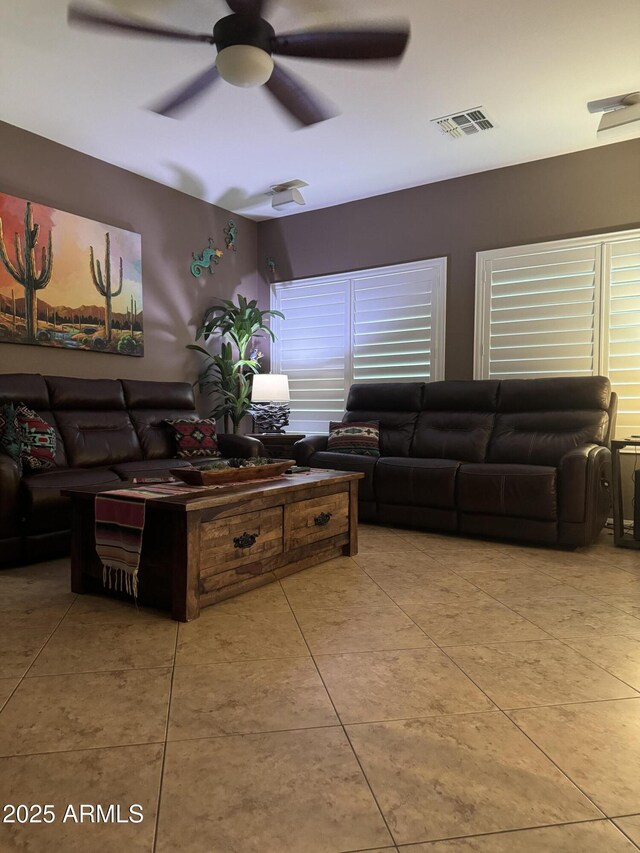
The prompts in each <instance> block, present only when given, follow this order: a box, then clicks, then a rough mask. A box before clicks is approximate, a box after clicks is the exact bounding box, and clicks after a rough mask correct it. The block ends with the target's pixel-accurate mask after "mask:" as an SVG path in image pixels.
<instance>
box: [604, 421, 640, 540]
mask: <svg viewBox="0 0 640 853" xmlns="http://www.w3.org/2000/svg"><path fill="white" fill-rule="evenodd" d="M627 447H634V448H635V449H636V453H638V450H639V449H640V438H635V437H634V438H620V439H614V440H613V441H612V442H611V473H612V479H613V483H612V484H611V485H612V490H611V491H612V498H613V544H614V545H618V546H619V547H620V548H640V538H636V537H640V530H636V529H634V532H633V534H628V533H625V531H624V504H623V499H622V471H621V466H620V453H621V452H622V451H623V450H624V449H625V448H627ZM634 528H635V524H634Z"/></svg>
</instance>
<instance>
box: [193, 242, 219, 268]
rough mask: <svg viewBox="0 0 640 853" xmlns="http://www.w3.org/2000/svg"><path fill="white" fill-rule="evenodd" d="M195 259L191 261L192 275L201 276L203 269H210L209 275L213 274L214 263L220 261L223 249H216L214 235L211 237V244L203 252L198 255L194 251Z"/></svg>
mask: <svg viewBox="0 0 640 853" xmlns="http://www.w3.org/2000/svg"><path fill="white" fill-rule="evenodd" d="M191 254H192V257H193V261H192V262H191V275H193V276H195V277H196V278H199V277H200V276H201V275H202V271H203V270H209V275H213V265H214V264H218V263H219V262H220V258H221V257H222V254H223V253H222V250H221V249H216V246H215V243H214V242H213V237H209V246H208V248H206V249H203V250H202V254H200V255H196V253H195V252H192V253H191Z"/></svg>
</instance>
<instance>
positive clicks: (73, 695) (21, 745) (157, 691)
mask: <svg viewBox="0 0 640 853" xmlns="http://www.w3.org/2000/svg"><path fill="white" fill-rule="evenodd" d="M170 677H171V670H169V669H135V670H126V671H123V672H90V673H74V674H71V675H43V676H40V677H39V678H25V679H23V680H22V682H21V683H20V685H19V686H18V689H17V690H16V691H15V693H14V694H13V696H12V697H11V699H9V701H8V702H7V704H6V705H5V706H4V708H3V710H2V711H1V712H0V755H24V754H27V753H35V752H57V751H63V750H72V749H87V748H89V747H103V746H124V745H127V744H140V743H153V742H156V741H161V740H163V739H164V735H165V726H166V717H167V710H168V702H169V689H170Z"/></svg>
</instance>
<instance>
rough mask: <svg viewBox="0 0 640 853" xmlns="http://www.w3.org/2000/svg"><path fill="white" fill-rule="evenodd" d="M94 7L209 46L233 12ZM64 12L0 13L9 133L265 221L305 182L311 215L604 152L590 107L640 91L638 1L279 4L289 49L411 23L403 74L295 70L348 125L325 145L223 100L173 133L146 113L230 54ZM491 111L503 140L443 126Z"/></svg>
mask: <svg viewBox="0 0 640 853" xmlns="http://www.w3.org/2000/svg"><path fill="white" fill-rule="evenodd" d="M95 5H96V6H99V7H100V8H103V9H106V10H109V11H112V12H113V11H115V12H121V13H128V14H135V15H136V16H140V17H146V18H148V19H151V20H153V21H155V22H159V23H165V24H172V25H176V26H181V27H184V28H186V29H193V30H197V31H208V30H210V28H211V27H212V26H213V23H214V22H215V21H216V20H217V19H218V18H219V17H222V15H224V14H227V13H228V12H229V10H228V7H227V6H226V4H225V2H224V0H95ZM66 6H67V2H66V0H0V81H1V84H0V118H2V119H3V120H5V121H7V122H9V123H11V124H14V125H17V126H18V127H22V128H26V129H27V130H30V131H33V132H35V133H38V134H40V135H42V136H45V137H47V138H49V139H52V140H55V141H56V142H60V143H63V144H64V145H68V146H70V147H71V148H74V149H77V150H79V151H82V152H85V153H87V154H91V155H93V156H94V157H98V158H100V159H101V160H105V161H107V162H109V163H114V164H116V165H118V166H122V167H124V168H126V169H129V170H131V171H133V172H137V173H139V174H141V175H145V176H146V177H149V178H152V179H153V180H156V181H159V182H161V183H164V184H167V185H169V186H173V187H176V188H177V189H180V190H182V191H184V192H187V193H190V194H191V195H194V196H198V197H200V198H204V199H206V200H208V201H210V202H214V203H216V204H219V205H221V206H222V207H226V208H229V209H231V210H234V211H236V212H239V213H243V214H245V215H248V216H251V217H252V218H255V219H262V218H265V217H271V216H272V215H274V214H273V212H272V210H271V207H270V202H269V200H268V199H266V198H264V197H261V194H262V193H263V192H264V191H265V190H266V189H268V187H269V185H270V184H272V183H277V182H280V181H285V180H288V179H291V178H302V179H304V180H306V181H307V182H308V183H309V185H310V186H309V187H308V189H306V190H305V191H304V195H305V197H306V199H307V207H306V208H298V209H297V211H293V212H298V211H302V210H309V209H313V208H320V207H327V206H329V205H334V204H339V203H341V202H346V201H351V200H353V199H357V198H363V197H367V196H371V195H377V194H380V193H385V192H389V191H393V190H396V189H401V188H404V187H409V186H416V185H419V184H424V183H429V182H432V181H437V180H442V179H445V178H451V177H455V176H458V175H464V174H469V173H471V172H479V171H483V170H486V169H492V168H496V167H500V166H505V165H509V164H513V163H521V162H526V161H529V160H536V159H540V158H543V157H549V156H553V155H556V154H563V153H566V152H570V151H577V150H580V149H584V148H592V147H595V146H596V145H598V144H605V143H603V142H598V141H597V140H596V127H597V125H598V121H599V116H594V115H589V113H588V112H587V109H586V102H587V101H589V100H593V99H597V98H604V97H608V96H611V95H616V94H618V93H624V92H630V91H635V90H638V89H640V8H639V5H638V0H272V3H271V6H270V9H269V11H268V13H267V17H268V18H269V19H270V20H271V22H272V23H273V25H274V26H275V28H276V31H280V32H283V31H287V30H295V29H306V28H310V27H327V26H333V25H337V26H347V25H349V24H351V23H353V24H358V23H360V24H362V23H363V22H373V23H376V24H379V23H384V22H389V21H393V20H397V19H399V18H400V19H401V18H406V19H409V20H410V22H411V27H412V38H411V42H410V45H409V49H408V52H407V54H406V55H405V58H404V60H403V62H402V63H401V64H400V65H399V66H386V65H369V66H367V64H366V63H359V64H357V65H356V64H349V63H337V62H336V63H334V62H317V61H309V60H295V59H284V60H280V61H282V63H283V65H286V67H288V68H290V69H292V70H294V71H295V72H296V73H297V74H299V75H300V76H301V77H303V78H304V79H305V80H306V81H308V82H309V83H310V84H312V85H313V86H314V87H315V88H316V89H318V90H320V91H321V92H323V93H324V94H325V95H327V96H329V97H330V98H331V100H332V101H333V102H334V104H335V105H337V107H338V108H339V109H340V112H341V115H340V116H339V117H338V118H336V119H333V120H331V121H328V122H324V123H322V124H320V125H316V126H315V127H311V128H306V129H304V130H295V129H294V128H293V126H292V124H291V122H290V120H289V119H288V118H287V117H286V116H285V115H284V114H283V113H282V112H281V111H280V110H279V109H278V108H277V107H276V105H275V104H274V102H273V101H272V99H271V98H270V97H269V96H268V95H267V94H266V93H265V92H264V91H261V90H259V89H258V90H254V89H252V90H243V89H237V88H234V87H231V86H228V85H227V84H224V83H223V84H220V85H219V86H218V87H217V88H216V90H215V91H214V92H212V93H211V95H208V96H206V97H205V98H204V99H203V100H202V101H200V102H198V104H197V106H195V107H194V108H193V109H192V110H191V111H190V112H188V113H187V115H186V117H185V118H184V119H182V120H180V121H176V120H172V119H168V118H162V117H160V116H157V115H155V114H154V113H151V112H149V111H147V110H145V109H142V107H143V105H145V104H149V103H151V102H153V101H155V100H157V98H158V96H159V95H162V94H163V93H165V92H167V91H171V90H172V89H174V88H175V87H176V86H177V85H178V84H179V83H180V82H182V81H183V80H185V79H188V78H189V77H190V76H191V75H194V74H196V73H197V72H198V71H199V70H201V69H203V68H204V67H206V66H207V64H210V63H211V60H212V52H213V51H214V50H215V49H214V48H213V47H211V46H209V45H201V44H182V43H177V44H175V43H170V42H164V41H152V40H149V39H134V38H130V37H126V36H125V37H121V36H115V35H113V36H112V35H107V36H104V35H101V34H97V33H92V32H88V31H86V30H82V31H79V30H71V29H69V27H68V26H67V23H66ZM479 105H482V106H483V107H484V109H485V110H486V111H487V113H488V115H489V117H490V118H491V119H492V120H493V121H494V122H495V124H496V128H495V129H494V130H491V131H488V132H486V133H482V134H479V135H478V136H477V137H469V138H464V139H460V140H451V139H449V138H447V137H444V136H442V135H441V134H440V132H439V131H438V130H437V128H436V127H435V125H432V124H430V122H429V119H431V118H435V117H438V116H441V115H444V114H447V113H451V112H455V111H458V110H463V109H467V108H471V107H476V106H479ZM275 215H278V214H275ZM280 215H281V214H280Z"/></svg>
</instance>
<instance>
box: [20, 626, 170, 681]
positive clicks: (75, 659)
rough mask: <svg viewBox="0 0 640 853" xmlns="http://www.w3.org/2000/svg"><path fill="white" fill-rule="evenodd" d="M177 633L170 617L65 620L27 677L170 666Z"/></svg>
mask: <svg viewBox="0 0 640 853" xmlns="http://www.w3.org/2000/svg"><path fill="white" fill-rule="evenodd" d="M177 634H178V623H177V622H173V621H172V620H166V621H160V620H157V621H150V622H144V621H143V622H133V623H130V624H126V623H114V624H108V623H106V624H105V623H102V622H99V623H97V624H95V625H91V624H88V623H84V622H81V623H75V622H67V623H65V624H63V625H61V626H60V627H59V628H58V629H57V630H56V631H55V633H54V634H53V636H52V637H51V639H50V640H49V642H48V643H47V645H46V646H45V648H44V649H43V650H42V652H41V653H40V655H39V656H38V658H37V660H36V662H35V663H34V665H33V666H32V667H31V669H30V670H29V672H28V675H27V677H31V676H34V675H57V674H60V673H64V672H95V671H97V670H109V669H148V668H149V667H159V666H172V665H173V656H174V653H175V646H176V637H177Z"/></svg>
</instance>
